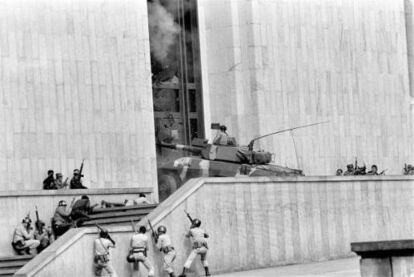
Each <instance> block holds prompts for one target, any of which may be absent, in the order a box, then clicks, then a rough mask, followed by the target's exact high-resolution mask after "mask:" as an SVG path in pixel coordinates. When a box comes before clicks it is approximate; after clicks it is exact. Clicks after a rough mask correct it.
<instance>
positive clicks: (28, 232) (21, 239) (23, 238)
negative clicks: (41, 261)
mask: <svg viewBox="0 0 414 277" xmlns="http://www.w3.org/2000/svg"><path fill="white" fill-rule="evenodd" d="M25 224H27V223H25V222H23V223H21V224H19V225H18V226H17V227H16V229H15V230H14V234H13V241H12V246H13V248H14V250H16V252H17V254H19V255H22V254H23V251H26V253H27V254H30V250H31V249H35V248H37V247H38V246H39V244H40V241H38V240H36V239H34V231H33V229H31V226H30V225H29V227H27V226H25Z"/></svg>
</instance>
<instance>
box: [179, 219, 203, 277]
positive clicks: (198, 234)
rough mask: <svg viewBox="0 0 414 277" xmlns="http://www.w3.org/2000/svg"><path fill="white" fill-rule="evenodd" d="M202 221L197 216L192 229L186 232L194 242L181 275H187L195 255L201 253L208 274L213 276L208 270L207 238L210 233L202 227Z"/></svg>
mask: <svg viewBox="0 0 414 277" xmlns="http://www.w3.org/2000/svg"><path fill="white" fill-rule="evenodd" d="M200 226H201V221H200V220H199V219H197V218H195V219H193V220H192V224H191V227H190V231H188V233H187V234H186V237H191V238H192V242H193V250H192V251H191V253H190V255H189V256H188V258H187V261H186V262H185V264H184V268H183V272H182V273H181V275H180V276H179V277H186V275H185V274H186V272H188V269H189V268H190V266H191V264H192V263H193V261H194V259H195V257H196V256H197V255H200V258H201V262H202V263H203V266H204V270H205V272H206V276H211V275H210V272H209V270H208V262H207V251H208V246H207V240H206V239H207V238H208V237H209V236H208V234H207V233H206V232H205V231H204V230H203V229H201V228H200Z"/></svg>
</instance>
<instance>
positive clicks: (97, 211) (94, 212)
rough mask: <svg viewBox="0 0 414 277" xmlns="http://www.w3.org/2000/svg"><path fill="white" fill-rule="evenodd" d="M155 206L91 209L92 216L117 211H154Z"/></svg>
mask: <svg viewBox="0 0 414 277" xmlns="http://www.w3.org/2000/svg"><path fill="white" fill-rule="evenodd" d="M156 207H157V204H145V205H135V206H125V207H114V208H96V209H93V212H92V214H98V213H110V212H119V211H128V210H141V209H151V210H152V209H155V208H156Z"/></svg>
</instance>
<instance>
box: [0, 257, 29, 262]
mask: <svg viewBox="0 0 414 277" xmlns="http://www.w3.org/2000/svg"><path fill="white" fill-rule="evenodd" d="M32 258H33V256H32V255H21V256H19V255H14V256H4V257H0V263H1V262H3V261H21V260H24V261H30V260H31V259H32Z"/></svg>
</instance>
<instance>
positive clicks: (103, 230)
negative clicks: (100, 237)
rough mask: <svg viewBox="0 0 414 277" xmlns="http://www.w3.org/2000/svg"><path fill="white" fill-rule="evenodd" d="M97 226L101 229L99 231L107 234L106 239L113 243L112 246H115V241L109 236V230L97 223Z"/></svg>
mask: <svg viewBox="0 0 414 277" xmlns="http://www.w3.org/2000/svg"><path fill="white" fill-rule="evenodd" d="M95 226H96V227H97V228H98V229H99V231H101V232H106V233H107V235H106V239H109V240H110V241H111V242H112V244H113V245H114V246H115V241H114V240H113V239H112V238H111V236H110V235H109V232H108V230H105V229H104V228H102V227H101V226H99V225H98V224H96V223H95Z"/></svg>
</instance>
